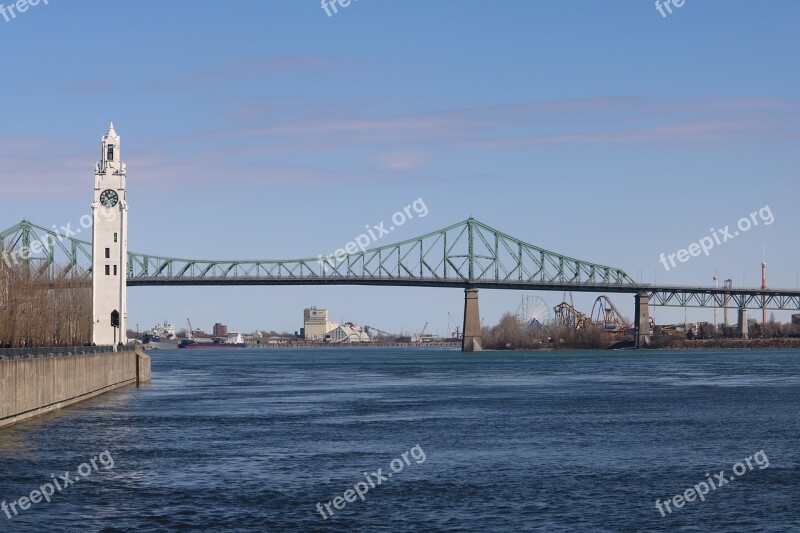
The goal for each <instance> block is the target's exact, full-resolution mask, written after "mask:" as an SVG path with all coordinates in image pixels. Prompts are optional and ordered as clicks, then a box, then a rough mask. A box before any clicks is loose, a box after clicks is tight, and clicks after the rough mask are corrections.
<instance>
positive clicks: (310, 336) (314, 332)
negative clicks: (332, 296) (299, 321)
mask: <svg viewBox="0 0 800 533" xmlns="http://www.w3.org/2000/svg"><path fill="white" fill-rule="evenodd" d="M338 327H339V324H337V323H335V322H331V321H329V320H328V310H327V309H317V308H316V307H308V308H306V309H305V311H303V331H302V336H303V338H304V339H305V340H307V341H318V342H323V341H325V340H326V338H328V334H329V333H330V332H331V331H333V330H335V329H336V328H338Z"/></svg>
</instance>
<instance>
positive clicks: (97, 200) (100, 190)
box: [92, 123, 128, 346]
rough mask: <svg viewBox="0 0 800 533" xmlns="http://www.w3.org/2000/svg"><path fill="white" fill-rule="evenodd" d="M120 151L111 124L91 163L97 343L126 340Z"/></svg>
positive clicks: (94, 340)
mask: <svg viewBox="0 0 800 533" xmlns="http://www.w3.org/2000/svg"><path fill="white" fill-rule="evenodd" d="M120 154H121V151H120V138H119V135H117V132H116V131H114V124H113V123H112V124H111V126H109V128H108V133H106V134H105V136H104V137H103V139H102V154H101V158H100V162H99V163H97V164H96V165H95V172H94V202H93V203H92V216H93V219H94V226H93V232H92V315H93V316H92V343H94V344H96V345H98V346H101V345H115V346H116V345H117V344H120V343H122V344H126V343H127V342H128V339H127V335H126V333H125V332H126V327H127V309H126V305H127V277H128V268H127V265H128V204H127V202H126V198H125V186H126V183H125V182H126V175H125V163H123V162H122V161H121V159H120Z"/></svg>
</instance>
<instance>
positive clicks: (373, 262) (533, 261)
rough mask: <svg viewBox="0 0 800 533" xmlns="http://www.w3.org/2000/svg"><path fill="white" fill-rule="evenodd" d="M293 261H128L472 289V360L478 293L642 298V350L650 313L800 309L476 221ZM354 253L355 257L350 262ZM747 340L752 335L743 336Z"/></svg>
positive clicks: (34, 261) (157, 281)
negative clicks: (670, 278)
mask: <svg viewBox="0 0 800 533" xmlns="http://www.w3.org/2000/svg"><path fill="white" fill-rule="evenodd" d="M341 252H342V253H340V254H339V255H338V256H328V257H322V256H317V257H316V258H308V259H289V260H209V259H181V258H175V257H166V256H158V255H151V254H143V253H136V252H128V257H127V285H128V287H147V286H214V285H221V286H237V285H238V286H243V285H247V286H255V285H372V286H400V287H443V288H458V289H464V290H465V310H464V330H463V331H464V345H463V349H464V350H465V351H472V350H480V342H481V338H480V336H481V333H480V318H479V310H478V289H506V290H508V289H510V290H525V291H559V292H565V291H573V292H592V293H626V294H633V295H634V296H635V316H636V318H635V327H636V344H637V346H644V345H646V344H647V342H649V336H650V325H649V306H650V305H658V306H675V307H717V308H721V307H723V306H729V307H733V308H737V309H739V319H740V328H741V326H742V324H744V325H746V323H747V310H748V309H770V310H800V291H797V290H775V289H763V290H762V289H746V288H740V289H732V288H718V287H693V286H670V285H649V284H642V283H637V282H635V281H634V280H633V279H632V278H631V277H630V276H629V275H628V274H627V273H626V272H625V271H624V270H622V269H620V268H614V267H610V266H606V265H601V264H597V263H592V262H588V261H584V260H580V259H576V258H573V257H568V256H565V255H562V254H558V253H555V252H552V251H549V250H546V249H544V248H540V247H538V246H535V245H532V244H529V243H527V242H524V241H522V240H520V239H518V238H515V237H512V236H510V235H508V234H506V233H503V232H501V231H499V230H496V229H494V228H492V227H491V226H488V225H487V224H484V223H482V222H480V221H478V220H476V219H474V218H469V219H467V220H465V221H463V222H459V223H457V224H454V225H452V226H448V227H446V228H443V229H441V230H437V231H434V232H431V233H428V234H426V235H422V236H420V237H416V238H413V239H408V240H405V241H402V242H399V243H395V244H389V245H384V246H381V247H378V248H371V249H364V250H358V249H355V250H353V249H351V250H347V251H344V250H341ZM347 252H350V253H347ZM0 253H2V254H3V256H2V258H1V259H2V260H0V267H2V266H3V265H11V264H18V263H20V262H22V263H25V264H27V265H29V266H30V267H31V268H32V269H34V271H35V272H39V273H45V272H46V273H48V274H49V275H51V276H54V277H58V276H72V277H75V278H79V279H80V278H84V279H86V280H87V284H88V283H90V280H91V276H92V271H91V270H92V266H91V265H92V244H91V243H90V242H86V241H82V240H79V239H77V238H75V237H74V236H68V235H64V234H60V233H58V232H56V231H55V230H51V229H47V228H44V227H41V226H37V225H35V224H31V223H30V222H28V221H23V222H21V223H19V224H17V225H16V226H14V227H12V228H9V229H8V230H5V231H2V232H0ZM742 334H743V335H746V334H747V332H746V327H745V330H744V331H742Z"/></svg>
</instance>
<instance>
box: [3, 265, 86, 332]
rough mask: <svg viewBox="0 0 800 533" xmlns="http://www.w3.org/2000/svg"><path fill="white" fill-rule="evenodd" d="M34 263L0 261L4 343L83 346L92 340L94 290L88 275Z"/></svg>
mask: <svg viewBox="0 0 800 533" xmlns="http://www.w3.org/2000/svg"><path fill="white" fill-rule="evenodd" d="M50 270H51V269H50V268H47V267H44V268H43V269H37V268H36V265H35V264H33V263H30V264H29V263H27V262H23V263H21V264H18V265H8V264H7V263H4V262H2V261H0V347H3V348H37V347H60V346H82V345H84V344H87V343H89V342H91V328H92V289H91V286H90V285H87V279H86V278H80V277H77V276H74V275H72V274H66V275H57V274H53V273H52V272H51V271H50Z"/></svg>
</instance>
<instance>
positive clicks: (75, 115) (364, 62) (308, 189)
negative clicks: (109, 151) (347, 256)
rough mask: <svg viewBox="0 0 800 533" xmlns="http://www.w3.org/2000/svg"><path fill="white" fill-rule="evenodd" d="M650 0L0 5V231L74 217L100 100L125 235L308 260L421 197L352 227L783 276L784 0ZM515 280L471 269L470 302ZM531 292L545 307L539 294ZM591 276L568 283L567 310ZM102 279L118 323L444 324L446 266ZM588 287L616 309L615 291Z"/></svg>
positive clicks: (787, 216)
mask: <svg viewBox="0 0 800 533" xmlns="http://www.w3.org/2000/svg"><path fill="white" fill-rule="evenodd" d="M9 3H10V2H8V0H0V4H5V6H8V4H9ZM662 3H663V2H662ZM671 9H672V13H671V14H669V13H666V11H665V13H666V16H662V15H661V14H660V12H659V11H658V10H657V9H656V8H655V6H654V3H653V2H651V1H647V0H615V1H613V2H610V1H607V2H599V1H596V0H575V1H567V0H562V1H558V2H552V1H550V2H545V1H538V0H507V1H498V2H485V1H483V2H478V1H474V0H459V1H450V0H438V1H435V2H434V1H430V0H425V1H423V0H404V1H393V2H392V1H387V0H357V1H353V2H352V3H351V4H350V5H349V6H347V7H338V12H337V13H331V16H328V15H327V14H326V11H325V9H323V8H322V6H321V5H320V2H319V1H317V0H266V1H265V0H237V1H236V2H219V1H214V2H210V1H207V0H192V1H191V2H190V1H188V0H183V1H174V2H164V1H156V0H138V1H136V2H131V1H128V2H113V3H109V2H101V1H100V0H80V1H74V0H50V1H49V2H48V3H47V4H44V3H39V5H36V6H31V7H29V9H28V10H27V11H25V12H24V13H17V14H16V15H17V16H16V17H15V18H11V17H9V20H8V21H6V20H5V19H4V18H2V16H0V47H2V49H3V50H4V53H3V59H2V68H0V80H2V99H0V107H1V108H2V111H1V113H0V117H2V118H0V228H8V227H11V226H13V225H15V224H17V223H18V222H19V221H20V220H22V219H28V220H31V221H32V222H34V223H36V224H39V225H41V226H52V225H58V226H61V225H64V224H67V223H70V222H72V223H73V225H77V223H78V221H79V220H80V218H81V216H83V215H85V214H87V213H89V212H90V203H91V201H92V195H93V176H94V163H95V161H97V159H98V158H99V154H100V139H101V136H102V135H103V134H104V133H105V132H106V130H107V129H108V124H109V122H111V121H113V122H114V126H115V128H116V131H117V132H118V133H119V134H120V136H121V137H122V147H121V148H122V159H123V160H124V161H125V162H126V163H127V168H128V201H129V204H130V212H129V217H130V235H129V249H130V250H131V251H136V252H142V253H149V254H153V255H162V256H170V257H188V258H200V259H286V258H295V257H316V256H318V255H319V254H329V253H331V252H333V251H334V250H335V249H337V248H340V247H342V246H343V245H345V244H346V243H347V242H348V241H350V240H351V239H352V238H353V237H354V236H356V235H358V234H360V233H361V232H362V229H363V228H364V226H365V225H375V224H378V223H380V222H381V221H388V220H389V219H390V218H391V217H392V215H393V214H394V213H395V212H397V211H398V210H401V209H402V208H403V207H405V206H407V205H409V204H411V203H412V202H414V201H415V200H421V201H422V202H424V205H425V206H426V207H427V214H426V216H424V217H419V216H418V217H415V218H414V219H412V220H409V221H408V222H406V223H405V224H404V225H403V226H402V227H398V228H396V230H395V231H393V232H392V233H391V235H388V236H384V237H383V238H382V239H381V240H380V242H379V243H378V244H380V245H383V244H390V243H391V242H396V241H400V240H403V239H407V238H411V237H415V236H418V235H422V234H425V233H428V232H430V231H434V230H437V229H440V228H443V227H446V226H449V225H451V224H453V223H456V222H459V221H462V220H464V219H466V218H468V217H470V216H474V217H476V218H478V219H479V220H481V221H483V222H485V223H486V224H488V225H490V226H492V227H495V228H497V229H499V230H502V231H504V232H505V233H508V234H510V235H513V236H514V237H517V238H520V239H522V240H524V241H526V242H529V243H531V244H535V245H537V246H541V247H544V248H547V249H550V250H553V251H556V252H559V253H563V254H565V255H569V256H573V257H578V258H581V259H584V260H587V261H592V262H597V263H601V264H607V265H611V266H614V267H619V268H623V269H625V270H626V271H627V272H628V273H629V274H630V275H631V276H632V277H634V278H635V279H637V280H641V281H643V282H645V283H652V282H657V283H664V284H689V285H705V286H712V285H713V281H712V278H713V277H714V275H715V272H717V271H718V272H719V275H720V278H721V279H727V278H730V279H732V280H733V283H734V286H741V285H742V284H744V285H747V286H757V285H759V284H760V263H761V258H762V250H765V251H766V259H767V263H768V277H769V285H770V287H774V288H795V287H798V285H800V283H799V281H800V277H799V276H798V273H800V266H798V259H800V251H799V250H798V249H797V246H796V245H795V237H796V235H797V228H798V227H799V226H800V213H798V210H797V208H796V205H797V197H798V192H799V190H800V185H798V184H799V183H800V182H799V181H798V178H800V168H799V167H800V165H799V164H798V162H799V161H800V155H798V154H800V151H799V150H798V140H800V139H799V138H798V133H799V132H800V129H799V128H798V125H799V124H800V120H799V119H800V115H799V114H798V112H799V111H800V105H799V104H800V101H799V100H798V96H797V95H798V94H800V74H799V73H800V69H799V68H798V55H797V51H798V49H800V34H799V33H798V32H797V31H796V23H797V20H800V3H798V2H796V1H793V0H772V1H770V2H753V1H745V0H728V1H726V2H699V1H697V0H686V2H685V3H684V4H683V6H682V7H680V8H677V7H672V8H671ZM329 11H331V8H329ZM751 213H757V214H756V215H755V218H752V217H750V214H751ZM758 213H760V214H758ZM762 214H763V215H768V216H761V215H762ZM742 217H745V218H748V217H750V218H751V221H752V220H757V221H758V222H759V224H758V225H757V226H755V225H753V227H751V228H749V229H748V230H747V231H742V232H741V233H740V235H737V236H736V237H735V238H733V239H729V240H728V241H725V242H721V243H720V244H719V245H716V246H715V247H714V249H712V250H710V251H709V254H708V256H706V255H705V254H701V255H699V256H696V257H690V258H689V259H688V260H687V261H686V262H676V263H675V266H674V267H673V265H671V264H669V260H668V259H667V260H666V263H664V262H662V261H661V260H660V254H662V253H663V254H665V257H668V256H669V254H671V253H676V252H677V251H678V250H680V249H684V248H687V247H688V246H689V245H690V244H691V243H694V242H700V241H701V240H702V239H703V238H705V237H713V236H714V235H715V234H716V235H717V236H719V233H718V230H719V228H724V227H725V226H730V228H731V232H732V230H733V229H735V228H736V225H737V222H738V221H739V220H740V219H741V218H742ZM770 220H771V222H770V223H769V224H767V223H766V222H767V221H770ZM712 228H713V231H712ZM80 237H83V238H86V239H89V240H90V235H88V234H87V235H82V236H80ZM664 264H666V265H667V266H668V267H669V270H668V269H667V268H666V267H665V266H664ZM525 294H526V293H522V292H519V291H490V290H483V291H481V296H480V303H481V312H482V316H483V320H484V324H486V325H490V324H494V323H496V322H497V321H498V320H499V318H500V317H501V316H502V314H503V313H504V312H507V311H511V312H514V311H516V309H517V306H518V305H519V303H520V301H521V298H522V296H523V295H525ZM535 295H536V296H539V297H541V298H542V299H544V300H545V301H546V302H547V305H548V307H553V306H555V305H556V304H558V303H559V302H560V301H562V300H563V299H564V297H565V295H564V294H562V293H547V292H543V293H535ZM596 296H597V295H590V294H580V293H575V294H574V295H573V299H574V301H575V303H576V306H577V307H579V308H581V309H582V310H583V311H584V312H588V311H589V310H590V309H591V306H592V302H593V300H594V298H595V297H596ZM128 297H129V302H128V322H129V326H130V327H135V325H136V324H138V326H139V327H140V328H141V329H142V330H144V329H146V328H149V327H152V326H153V325H154V324H155V323H156V322H161V321H165V320H166V321H170V322H172V323H174V324H175V325H177V326H178V327H185V325H186V319H187V318H191V320H192V323H193V325H194V326H195V327H201V328H204V329H206V330H210V329H211V327H212V325H213V324H214V323H215V322H222V323H225V324H228V325H229V327H230V328H231V329H236V330H240V331H244V332H250V331H253V330H255V329H266V330H278V331H292V332H293V331H297V330H299V328H300V327H302V312H303V308H305V307H308V306H312V305H316V306H318V307H323V308H327V309H328V310H329V313H330V317H331V319H332V320H336V321H339V320H345V321H354V322H356V323H359V324H362V325H364V324H367V325H371V326H373V327H376V328H379V329H382V330H386V331H392V332H400V331H404V332H406V333H415V332H419V331H420V330H421V329H422V327H423V324H425V323H426V322H427V323H429V326H428V332H433V333H438V334H441V335H446V334H448V333H449V332H450V331H452V330H453V329H454V327H455V325H456V324H459V323H460V321H461V315H462V311H463V291H460V290H455V289H427V288H425V289H423V288H392V287H372V288H370V287H243V288H231V287H212V288H208V287H190V288H132V289H130V290H129V296H128ZM567 297H568V295H567ZM612 299H613V300H614V301H615V302H616V303H617V305H618V306H619V307H620V308H621V309H622V311H623V313H625V314H627V315H628V316H630V317H632V316H633V297H632V296H627V295H622V296H612ZM654 314H655V317H656V320H657V322H659V323H669V322H678V321H682V320H683V319H684V310H682V309H664V308H657V309H655V310H654ZM686 316H687V317H688V319H689V320H710V319H711V317H712V311H711V310H710V309H705V310H699V309H689V310H688V311H686ZM776 316H777V318H778V319H779V320H784V321H787V320H788V313H776Z"/></svg>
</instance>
